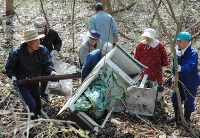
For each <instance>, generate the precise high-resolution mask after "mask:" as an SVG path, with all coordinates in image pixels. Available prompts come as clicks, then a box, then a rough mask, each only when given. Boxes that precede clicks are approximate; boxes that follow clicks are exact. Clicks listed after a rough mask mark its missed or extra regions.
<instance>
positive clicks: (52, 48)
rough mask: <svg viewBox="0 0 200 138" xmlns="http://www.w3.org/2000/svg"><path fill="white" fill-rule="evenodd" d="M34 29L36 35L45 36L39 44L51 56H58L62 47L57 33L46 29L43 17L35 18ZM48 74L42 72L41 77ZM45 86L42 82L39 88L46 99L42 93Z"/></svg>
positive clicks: (42, 93)
mask: <svg viewBox="0 0 200 138" xmlns="http://www.w3.org/2000/svg"><path fill="white" fill-rule="evenodd" d="M34 27H35V29H36V30H37V32H38V34H44V35H45V36H44V37H43V38H41V39H40V44H41V45H43V46H45V47H46V48H47V49H48V50H49V53H50V55H51V56H53V55H58V52H59V51H60V49H61V46H62V40H61V39H60V37H59V35H58V33H57V32H56V31H55V30H53V29H50V28H48V26H47V23H46V20H45V19H44V18H43V17H37V18H35V20H34ZM47 75H48V74H47V73H46V72H44V71H42V76H47ZM46 86H47V82H42V83H41V87H40V93H41V96H42V97H45V98H47V95H46V94H45V93H44V92H45V89H46Z"/></svg>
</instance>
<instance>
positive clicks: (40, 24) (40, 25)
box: [34, 17, 47, 32]
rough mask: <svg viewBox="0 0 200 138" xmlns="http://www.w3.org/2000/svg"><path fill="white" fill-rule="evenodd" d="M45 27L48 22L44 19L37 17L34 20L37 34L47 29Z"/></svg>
mask: <svg viewBox="0 0 200 138" xmlns="http://www.w3.org/2000/svg"><path fill="white" fill-rule="evenodd" d="M45 25H47V23H46V20H45V19H44V18H43V17H37V18H35V20H34V27H35V29H36V30H37V32H42V31H43V30H44V28H45Z"/></svg>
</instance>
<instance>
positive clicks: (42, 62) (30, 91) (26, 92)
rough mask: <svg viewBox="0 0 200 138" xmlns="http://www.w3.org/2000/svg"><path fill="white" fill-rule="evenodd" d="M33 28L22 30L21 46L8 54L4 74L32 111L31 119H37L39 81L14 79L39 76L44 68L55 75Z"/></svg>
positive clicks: (39, 104) (39, 107) (40, 36)
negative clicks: (18, 82)
mask: <svg viewBox="0 0 200 138" xmlns="http://www.w3.org/2000/svg"><path fill="white" fill-rule="evenodd" d="M42 37H44V35H38V33H37V31H36V30H35V29H30V30H27V31H25V32H24V41H23V43H22V45H21V46H18V47H15V48H14V49H13V50H12V51H11V52H10V54H9V57H8V61H7V64H6V67H5V68H6V74H7V76H8V77H9V78H11V79H12V83H13V85H14V87H15V89H16V91H17V92H18V93H19V96H20V97H21V99H22V100H23V102H24V103H25V104H26V105H28V107H29V109H30V112H33V113H34V116H32V117H31V119H37V115H39V114H40V110H41V99H40V92H39V83H30V84H23V85H17V83H16V81H17V80H20V79H25V78H27V77H38V76H41V71H42V69H44V70H45V71H46V72H47V73H48V74H49V75H56V74H57V73H56V72H55V70H54V66H53V63H52V60H51V57H50V56H49V52H48V50H47V48H46V47H44V46H42V45H40V38H42Z"/></svg>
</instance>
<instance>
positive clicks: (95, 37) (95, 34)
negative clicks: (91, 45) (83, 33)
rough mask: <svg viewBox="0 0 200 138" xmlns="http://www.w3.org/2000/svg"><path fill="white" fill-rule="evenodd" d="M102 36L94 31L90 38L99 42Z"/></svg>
mask: <svg viewBox="0 0 200 138" xmlns="http://www.w3.org/2000/svg"><path fill="white" fill-rule="evenodd" d="M100 36H101V35H100V33H99V32H97V31H95V30H92V31H91V32H90V36H89V37H91V38H94V39H96V40H98V39H99V38H100Z"/></svg>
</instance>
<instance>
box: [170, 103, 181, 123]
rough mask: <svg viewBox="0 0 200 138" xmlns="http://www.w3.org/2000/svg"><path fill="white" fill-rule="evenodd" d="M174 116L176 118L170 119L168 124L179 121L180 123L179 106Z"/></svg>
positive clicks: (175, 107) (175, 108)
mask: <svg viewBox="0 0 200 138" xmlns="http://www.w3.org/2000/svg"><path fill="white" fill-rule="evenodd" d="M174 114H175V116H174V117H173V118H170V119H169V120H168V121H167V122H168V123H174V122H175V123H176V124H177V123H178V121H179V118H180V117H179V110H178V106H174Z"/></svg>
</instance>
